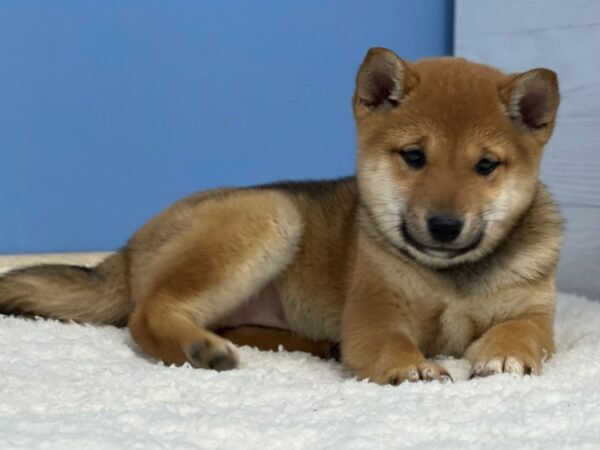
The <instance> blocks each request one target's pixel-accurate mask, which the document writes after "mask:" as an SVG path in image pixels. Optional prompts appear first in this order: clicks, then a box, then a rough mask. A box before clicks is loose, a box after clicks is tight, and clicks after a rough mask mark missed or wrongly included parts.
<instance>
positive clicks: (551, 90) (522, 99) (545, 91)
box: [500, 69, 560, 133]
mask: <svg viewBox="0 0 600 450" xmlns="http://www.w3.org/2000/svg"><path fill="white" fill-rule="evenodd" d="M500 98H501V99H502V102H503V103H504V105H505V107H506V112H507V114H508V116H509V117H510V118H511V120H512V121H513V122H515V123H516V124H518V125H519V126H523V127H525V128H526V129H527V130H528V131H531V132H533V133H538V132H545V131H547V130H550V131H551V129H552V128H553V126H554V121H555V120H556V113H557V111H558V104H559V102H560V94H559V89H558V77H557V76H556V73H555V72H553V71H552V70H549V69H533V70H529V71H527V72H524V73H522V74H518V75H514V76H513V77H512V78H511V79H510V81H509V82H508V83H506V84H505V85H503V86H501V87H500Z"/></svg>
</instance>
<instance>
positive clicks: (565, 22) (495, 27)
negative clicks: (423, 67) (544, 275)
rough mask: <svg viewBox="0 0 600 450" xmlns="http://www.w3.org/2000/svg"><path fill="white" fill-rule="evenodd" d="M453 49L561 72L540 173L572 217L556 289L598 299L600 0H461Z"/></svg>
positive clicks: (512, 67) (514, 68) (506, 66)
mask: <svg viewBox="0 0 600 450" xmlns="http://www.w3.org/2000/svg"><path fill="white" fill-rule="evenodd" d="M455 22H456V23H455V54H456V55H457V56H464V57H466V58H468V59H472V60H474V61H478V62H483V63H486V64H491V65H494V66H497V67H499V68H500V69H502V70H505V71H508V72H518V71H524V70H527V69H531V68H534V67H548V68H551V69H553V70H555V71H556V72H557V73H558V75H559V81H560V86H561V93H562V101H561V106H560V110H559V119H558V126H557V128H556V131H555V133H554V136H553V138H552V140H551V142H550V144H549V145H548V147H547V150H546V155H545V160H544V162H543V165H542V179H543V180H544V182H546V183H547V184H548V186H549V187H550V190H551V191H552V193H553V194H554V196H555V198H556V199H557V200H558V202H559V204H560V206H561V211H562V213H563V215H564V216H565V217H566V219H567V233H566V240H565V244H564V247H563V252H562V255H561V261H560V266H559V277H558V278H559V288H560V289H561V290H563V291H569V292H576V293H580V294H585V295H588V296H590V297H594V298H600V0H502V1H499V0H456V16H455Z"/></svg>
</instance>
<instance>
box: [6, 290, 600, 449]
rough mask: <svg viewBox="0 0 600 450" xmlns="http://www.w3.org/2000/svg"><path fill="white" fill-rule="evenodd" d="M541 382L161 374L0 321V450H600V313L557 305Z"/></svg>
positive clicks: (119, 343) (90, 336)
mask: <svg viewBox="0 0 600 450" xmlns="http://www.w3.org/2000/svg"><path fill="white" fill-rule="evenodd" d="M556 337H557V343H558V352H557V354H556V356H555V357H554V358H553V359H551V360H550V361H549V362H548V363H547V364H546V366H545V370H544V373H543V374H542V375H541V376H526V377H524V378H521V377H517V376H512V375H498V376H493V377H490V378H485V379H476V380H468V379H467V378H468V364H467V363H466V362H465V361H462V360H451V359H448V360H444V361H443V364H444V365H445V366H446V367H447V368H448V369H449V371H450V373H451V374H452V376H453V377H454V380H455V382H454V383H445V384H441V383H437V382H433V383H423V382H420V383H415V384H410V383H405V384H401V385H399V386H384V387H382V386H376V385H373V384H369V383H366V382H359V381H356V380H355V379H353V378H352V376H351V375H350V374H349V373H348V372H347V371H346V370H344V369H343V367H342V366H341V365H339V364H337V363H335V362H324V361H321V360H318V359H316V358H313V357H311V356H309V355H306V354H303V353H285V352H276V353H273V352H259V351H257V350H255V349H251V348H246V347H243V348H241V349H240V353H241V368H240V369H239V370H234V371H230V372H222V373H216V372H212V371H208V370H199V369H193V368H191V367H189V366H184V367H165V366H164V365H162V364H160V363H158V362H156V361H154V360H152V359H150V358H147V357H146V356H144V355H143V354H141V353H140V352H139V351H138V350H137V349H136V347H135V345H134V343H133V341H132V339H131V337H130V336H129V334H128V332H127V331H126V330H123V329H116V328H111V327H93V326H82V325H76V324H65V323H58V322H55V321H51V320H28V319H21V318H13V317H3V316H0V342H1V346H0V373H1V375H0V448H2V449H9V448H54V449H86V450H87V449H96V448H98V449H100V448H106V449H120V448H123V449H136V448H139V449H154V448H173V449H193V448H207V449H217V448H219V449H237V448H239V449H252V448H260V449H285V450H292V449H318V448H331V449H376V448H393V449H397V448H419V449H428V450H431V449H471V448H472V449H483V448H485V449H486V450H491V449H529V448H531V449H537V448H540V449H542V448H543V449H575V448H589V449H600V353H599V350H600V302H591V301H588V300H585V299H582V298H577V297H574V296H570V295H564V294H561V295H560V296H559V300H558V313H557V319H556Z"/></svg>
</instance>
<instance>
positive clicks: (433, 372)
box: [369, 361, 453, 386]
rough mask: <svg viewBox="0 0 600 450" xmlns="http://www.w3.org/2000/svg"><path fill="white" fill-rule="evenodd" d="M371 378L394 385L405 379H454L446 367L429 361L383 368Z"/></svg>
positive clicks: (375, 381)
mask: <svg viewBox="0 0 600 450" xmlns="http://www.w3.org/2000/svg"><path fill="white" fill-rule="evenodd" d="M369 380H370V381H372V382H374V383H377V384H391V385H393V386H395V385H398V384H400V383H403V382H405V381H409V382H416V381H442V382H447V381H453V380H452V377H451V376H450V373H448V371H447V370H446V369H445V368H444V367H442V366H440V365H439V364H435V363H432V362H429V361H424V362H421V363H418V364H410V365H407V366H404V367H394V368H392V369H388V370H383V371H380V372H379V373H376V374H374V375H372V376H370V377H369Z"/></svg>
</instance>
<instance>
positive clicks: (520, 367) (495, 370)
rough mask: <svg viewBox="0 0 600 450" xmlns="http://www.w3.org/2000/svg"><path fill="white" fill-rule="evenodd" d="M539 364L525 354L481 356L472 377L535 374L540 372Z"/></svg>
mask: <svg viewBox="0 0 600 450" xmlns="http://www.w3.org/2000/svg"><path fill="white" fill-rule="evenodd" d="M539 366H540V364H539V363H538V362H537V361H535V360H534V359H533V358H531V357H524V356H521V357H519V356H506V357H499V356H497V357H492V358H479V359H478V360H477V361H475V363H474V364H473V368H472V371H471V372H472V375H471V377H488V376H490V375H496V374H499V373H514V374H517V375H532V374H533V375H535V374H537V373H539V369H538V367H539Z"/></svg>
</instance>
